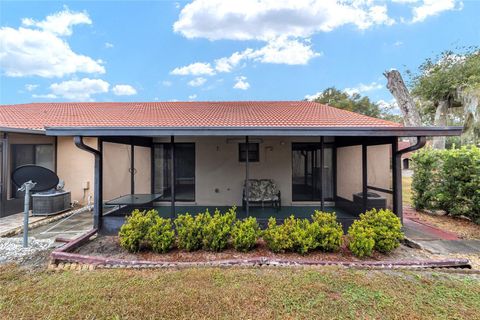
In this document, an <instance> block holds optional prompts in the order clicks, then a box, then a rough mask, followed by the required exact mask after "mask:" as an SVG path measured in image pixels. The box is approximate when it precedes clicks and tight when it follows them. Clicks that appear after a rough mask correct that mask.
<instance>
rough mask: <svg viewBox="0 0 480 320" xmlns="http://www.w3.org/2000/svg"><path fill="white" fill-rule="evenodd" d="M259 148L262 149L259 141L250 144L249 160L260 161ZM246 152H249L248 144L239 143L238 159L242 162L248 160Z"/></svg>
mask: <svg viewBox="0 0 480 320" xmlns="http://www.w3.org/2000/svg"><path fill="white" fill-rule="evenodd" d="M259 150H260V147H259V144H258V143H249V144H248V161H249V162H258V161H260V155H259ZM246 154H247V144H246V143H239V144H238V161H240V162H245V161H247V157H246Z"/></svg>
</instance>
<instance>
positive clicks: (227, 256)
mask: <svg viewBox="0 0 480 320" xmlns="http://www.w3.org/2000/svg"><path fill="white" fill-rule="evenodd" d="M72 253H78V254H81V255H89V256H96V257H105V258H113V259H125V260H146V261H152V262H155V261H163V262H212V261H220V260H231V259H256V258H268V259H279V260H290V261H299V262H300V261H307V260H308V261H342V262H355V261H363V260H362V259H359V258H357V257H355V256H354V255H353V254H352V253H351V252H350V251H349V250H348V249H347V248H346V247H345V246H343V247H342V248H341V249H340V251H339V252H336V253H324V252H320V251H313V252H310V253H308V254H306V255H300V254H297V253H277V254H276V253H273V252H271V251H269V250H268V248H267V247H266V245H265V243H264V242H263V241H262V240H260V241H259V242H258V244H257V247H256V248H255V249H254V250H252V251H250V252H246V253H243V252H238V251H236V250H234V249H231V248H229V249H226V250H224V251H222V252H209V251H204V250H199V251H194V252H186V251H182V250H179V249H176V248H174V249H173V250H172V251H170V252H168V253H164V254H157V253H152V252H148V251H141V252H138V253H136V254H132V253H129V252H127V251H126V250H125V249H123V248H122V247H120V245H119V241H118V237H117V236H102V235H99V236H97V237H96V238H95V239H93V240H91V241H89V242H88V243H86V244H84V245H82V246H81V247H79V248H77V249H75V250H74V251H72ZM428 257H429V256H428V255H427V254H426V253H425V252H423V251H421V250H417V249H413V248H409V247H406V246H403V245H402V246H400V247H399V248H398V249H397V250H395V251H394V252H393V253H391V254H389V255H384V254H380V253H377V252H376V253H374V255H373V257H369V258H367V259H368V260H369V261H372V260H376V261H385V260H409V259H426V258H428ZM364 260H365V259H364Z"/></svg>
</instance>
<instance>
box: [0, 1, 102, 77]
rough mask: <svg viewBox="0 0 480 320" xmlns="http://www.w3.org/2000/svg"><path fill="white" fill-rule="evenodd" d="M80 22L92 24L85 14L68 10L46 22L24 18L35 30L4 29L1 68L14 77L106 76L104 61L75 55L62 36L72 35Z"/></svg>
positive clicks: (1, 31) (0, 42)
mask: <svg viewBox="0 0 480 320" xmlns="http://www.w3.org/2000/svg"><path fill="white" fill-rule="evenodd" d="M80 23H87V24H89V23H91V21H90V19H89V18H88V16H86V14H85V13H75V12H71V11H68V10H66V11H62V12H60V13H57V14H54V15H51V16H48V17H47V18H46V19H45V20H43V21H35V20H32V19H24V20H23V24H24V25H26V26H30V27H31V28H25V27H19V28H18V29H14V28H11V27H2V28H0V47H1V48H2V50H1V52H0V68H1V69H2V70H3V72H4V74H5V75H7V76H10V77H25V76H39V77H45V78H51V77H63V76H65V75H69V74H73V73H77V72H83V73H105V68H104V67H103V65H102V63H103V62H102V61H101V60H94V59H92V58H91V57H88V56H85V55H82V54H77V53H75V52H73V51H72V49H71V48H70V46H69V44H68V43H67V41H65V39H63V38H61V37H60V36H62V35H63V36H65V35H70V34H71V27H72V26H73V25H76V24H80ZM35 28H40V30H39V29H35ZM54 29H55V30H54Z"/></svg>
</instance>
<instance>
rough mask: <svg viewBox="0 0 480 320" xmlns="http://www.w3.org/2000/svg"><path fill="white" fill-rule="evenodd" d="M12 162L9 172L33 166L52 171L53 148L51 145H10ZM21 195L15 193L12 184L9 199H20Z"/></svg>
mask: <svg viewBox="0 0 480 320" xmlns="http://www.w3.org/2000/svg"><path fill="white" fill-rule="evenodd" d="M11 148H12V149H11V150H12V162H11V168H10V169H11V172H10V173H12V172H13V170H15V169H16V168H18V167H20V166H23V165H26V164H35V165H37V166H41V167H45V168H47V169H50V170H52V171H54V170H55V166H54V148H53V145H52V144H12V146H11ZM22 195H23V193H21V192H18V191H17V187H16V186H15V185H14V184H13V183H12V188H11V197H12V198H18V197H21V196H22Z"/></svg>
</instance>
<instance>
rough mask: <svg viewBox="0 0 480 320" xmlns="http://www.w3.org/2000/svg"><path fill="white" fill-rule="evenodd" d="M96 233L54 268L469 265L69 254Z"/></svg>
mask: <svg viewBox="0 0 480 320" xmlns="http://www.w3.org/2000/svg"><path fill="white" fill-rule="evenodd" d="M96 233H97V229H92V230H90V231H88V232H87V233H85V234H83V235H81V236H80V237H78V238H76V239H74V240H72V241H70V242H68V243H67V244H66V245H65V246H62V247H60V248H58V249H56V250H54V251H53V252H52V253H51V254H50V257H51V260H52V263H53V264H56V263H57V262H59V263H68V264H69V265H70V264H79V265H93V266H95V267H105V268H172V267H173V268H186V267H232V266H298V267H302V266H303V267H305V266H319V267H320V266H330V265H334V266H342V267H351V268H387V269H393V268H468V269H470V268H471V266H470V261H469V260H468V259H443V260H430V259H428V260H400V261H374V260H366V261H317V260H302V261H296V260H288V259H270V258H267V257H258V258H252V259H226V260H216V261H202V262H183V261H148V260H126V259H117V258H107V257H101V256H90V255H82V254H77V253H72V252H69V251H72V250H73V249H75V248H78V247H79V246H81V245H82V244H83V243H85V242H87V241H88V240H89V239H90V238H91V237H92V236H93V235H95V234H96Z"/></svg>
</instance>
